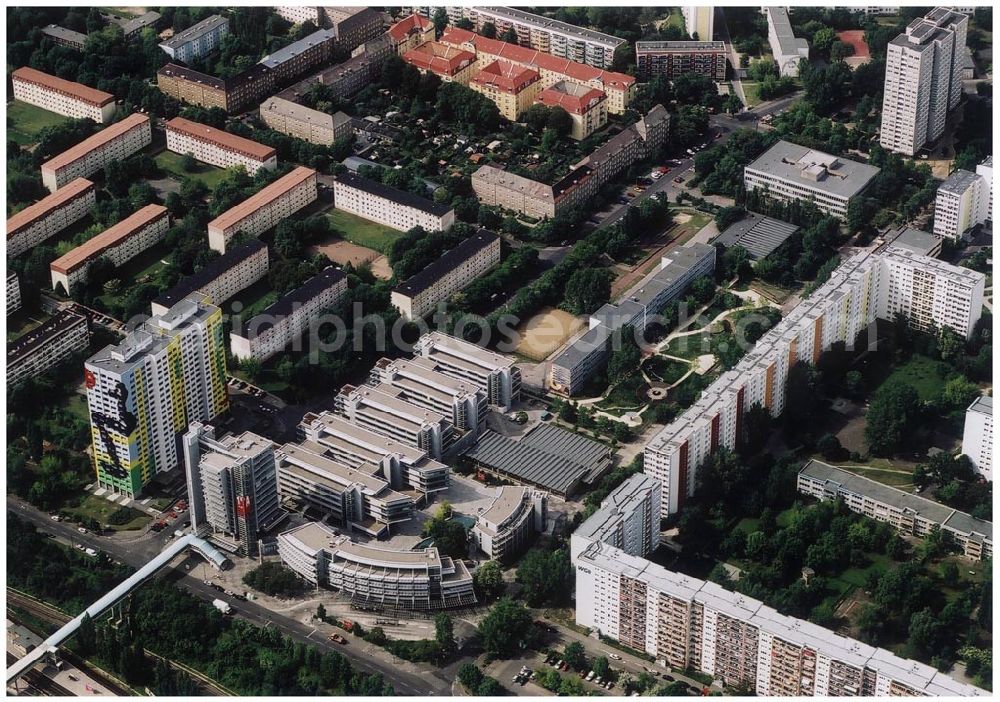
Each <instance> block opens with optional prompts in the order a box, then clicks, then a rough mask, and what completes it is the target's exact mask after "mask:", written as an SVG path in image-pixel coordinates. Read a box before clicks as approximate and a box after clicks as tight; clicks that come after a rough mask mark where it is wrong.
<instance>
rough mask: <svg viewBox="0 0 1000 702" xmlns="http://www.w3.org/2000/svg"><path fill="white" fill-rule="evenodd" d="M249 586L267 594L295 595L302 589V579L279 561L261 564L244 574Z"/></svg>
mask: <svg viewBox="0 0 1000 702" xmlns="http://www.w3.org/2000/svg"><path fill="white" fill-rule="evenodd" d="M243 582H244V584H246V585H247V586H248V587H252V588H253V589H255V590H260V591H261V592H263V593H265V594H267V595H272V596H275V595H294V594H295V593H297V592H299V591H300V590H301V589H302V581H301V580H299V578H298V577H297V576H296V575H295V572H294V571H292V570H290V569H289V568H286V567H285V566H284V565H282V564H281V563H280V562H278V561H267V562H265V563H262V564H260V565H259V566H257V567H256V568H254V569H253V570H251V571H249V572H248V573H247V574H246V575H244V576H243Z"/></svg>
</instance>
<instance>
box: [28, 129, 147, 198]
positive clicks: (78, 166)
mask: <svg viewBox="0 0 1000 702" xmlns="http://www.w3.org/2000/svg"><path fill="white" fill-rule="evenodd" d="M151 125H152V123H151V122H150V119H149V116H148V115H140V114H132V115H129V116H128V117H126V118H125V119H123V120H122V121H120V122H115V123H114V124H112V125H111V126H110V127H105V128H104V129H102V130H101V131H99V132H98V133H97V134H94V135H93V136H91V137H89V138H87V139H84V140H83V141H81V142H80V143H79V144H77V145H76V146H73V147H71V148H69V149H67V150H66V151H63V152H62V153H61V154H59V155H58V156H53V157H52V158H51V159H49V160H48V161H46V162H45V163H43V164H42V183H44V184H45V187H46V188H48V189H49V192H52V193H54V192H55V191H56V190H58V189H59V188H61V187H63V186H64V185H66V184H67V183H69V182H71V181H74V180H76V179H77V178H89V177H90V176H92V175H93V174H94V173H97V172H98V171H100V170H101V169H103V168H104V167H105V166H107V165H108V164H110V163H114V162H116V161H124V160H125V159H126V158H128V157H129V156H131V155H132V154H134V153H137V152H138V151H141V150H142V149H143V148H144V147H146V146H148V145H149V144H150V143H151V142H152V141H153V128H152V126H151Z"/></svg>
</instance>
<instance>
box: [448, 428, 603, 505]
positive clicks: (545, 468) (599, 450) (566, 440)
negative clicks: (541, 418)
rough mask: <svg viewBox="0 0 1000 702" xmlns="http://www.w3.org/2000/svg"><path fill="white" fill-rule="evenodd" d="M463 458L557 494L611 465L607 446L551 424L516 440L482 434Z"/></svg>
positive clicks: (591, 477)
mask: <svg viewBox="0 0 1000 702" xmlns="http://www.w3.org/2000/svg"><path fill="white" fill-rule="evenodd" d="M466 456H467V457H468V458H469V459H471V460H473V461H476V462H477V463H481V464H483V465H484V466H486V467H487V468H490V469H492V470H496V471H498V472H501V473H507V474H509V475H510V476H511V477H513V478H514V479H516V480H521V481H523V482H526V483H531V484H532V485H538V486H539V487H542V488H545V489H548V490H551V491H552V492H556V493H559V494H561V495H565V494H567V493H569V492H570V491H571V490H572V489H573V487H574V486H575V485H576V484H577V483H578V482H580V481H587V480H590V479H593V477H596V475H597V474H599V473H600V472H601V471H602V470H603V469H604V468H605V467H607V466H608V465H609V464H610V462H611V452H610V449H608V447H607V446H604V445H603V444H600V443H598V442H596V441H592V440H591V439H587V438H585V437H583V436H580V435H579V434H574V433H573V432H569V431H566V430H565V429H560V428H559V427H555V426H552V425H551V424H540V425H538V426H537V427H535V428H534V429H532V430H531V431H529V432H528V433H527V434H525V435H524V436H523V437H522V438H521V439H518V440H515V439H511V438H508V437H506V436H502V435H500V434H497V433H495V432H492V431H488V432H485V433H484V434H483V436H482V437H481V438H480V439H479V442H478V443H477V444H476V445H475V446H474V447H473V448H472V450H471V451H469V452H468V453H467V454H466Z"/></svg>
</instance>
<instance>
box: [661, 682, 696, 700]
mask: <svg viewBox="0 0 1000 702" xmlns="http://www.w3.org/2000/svg"><path fill="white" fill-rule="evenodd" d="M687 687H688V686H687V683H686V682H684V681H682V680H675V681H673V682H672V683H667V684H666V685H664V686H663V687H661V688H660V689H659V690H658V691H657V693H656V696H657V697H687V696H688V689H687Z"/></svg>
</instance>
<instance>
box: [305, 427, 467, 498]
mask: <svg viewBox="0 0 1000 702" xmlns="http://www.w3.org/2000/svg"><path fill="white" fill-rule="evenodd" d="M297 436H298V438H299V440H301V441H311V442H313V443H315V444H317V445H319V446H322V447H323V454H324V455H325V456H328V457H329V458H332V459H333V460H335V461H338V462H339V463H342V464H344V465H346V466H350V467H351V468H354V469H362V468H364V467H365V466H366V465H377V466H379V467H380V468H381V469H382V473H381V474H382V475H383V476H384V477H385V478H386V479H387V480H388V481H389V484H390V485H391V486H392V487H393V489H395V490H403V489H413V490H415V491H416V492H417V493H419V494H421V495H428V494H430V493H433V492H440V491H442V490H447V489H448V483H449V479H450V476H449V471H448V466H446V465H445V464H443V463H439V462H438V461H436V460H434V459H433V458H431V457H430V456H429V455H428V453H427V452H426V451H424V450H423V449H419V448H417V447H415V446H412V445H410V444H405V443H402V442H400V441H397V440H395V439H392V438H390V437H388V436H385V435H384V434H380V433H378V432H375V431H372V430H370V429H365V428H364V427H360V426H357V425H355V424H352V423H351V422H350V421H348V420H347V419H345V418H344V417H343V416H341V415H338V414H334V413H333V412H321V413H319V414H307V415H306V416H305V417H303V419H302V422H301V423H300V424H299V426H298V430H297Z"/></svg>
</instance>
